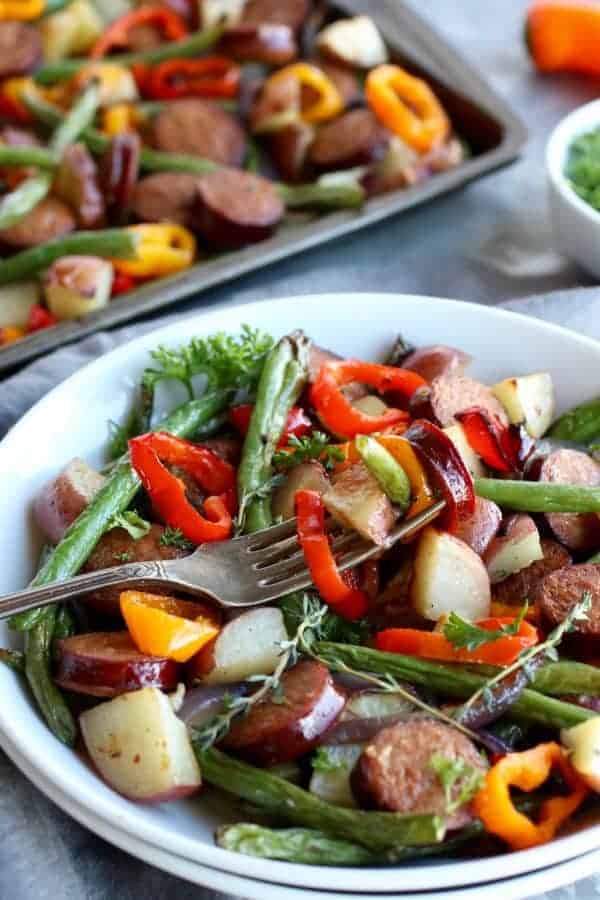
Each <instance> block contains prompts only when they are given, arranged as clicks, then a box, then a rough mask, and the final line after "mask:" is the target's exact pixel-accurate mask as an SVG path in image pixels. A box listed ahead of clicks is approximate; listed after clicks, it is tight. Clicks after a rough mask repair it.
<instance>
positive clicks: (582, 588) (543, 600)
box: [537, 563, 600, 638]
mask: <svg viewBox="0 0 600 900" xmlns="http://www.w3.org/2000/svg"><path fill="white" fill-rule="evenodd" d="M586 591H589V593H590V594H591V595H592V605H591V607H590V609H589V610H588V613H587V618H586V619H579V620H578V621H576V622H574V631H575V632H577V633H578V634H580V635H587V636H588V637H594V638H599V637H600V565H598V564H597V563H582V564H581V565H579V566H568V567H567V568H565V569H557V570H556V571H555V572H551V573H550V575H546V577H545V578H544V580H543V581H542V583H541V585H540V587H539V591H538V596H537V600H538V603H539V607H540V612H541V614H542V618H543V619H544V620H545V621H546V622H547V623H548V624H549V625H551V626H555V625H558V624H559V623H560V622H562V621H563V619H564V618H565V617H566V615H567V613H568V612H569V611H570V610H571V609H572V608H573V607H574V606H575V604H576V603H579V601H580V600H581V599H582V597H583V595H584V593H585V592H586Z"/></svg>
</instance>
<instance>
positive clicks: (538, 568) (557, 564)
mask: <svg viewBox="0 0 600 900" xmlns="http://www.w3.org/2000/svg"><path fill="white" fill-rule="evenodd" d="M541 545H542V552H543V554H544V558H543V559H536V561H535V562H532V563H531V565H529V566H527V568H526V569H521V571H520V572H515V574H514V575H509V576H508V578H505V579H504V581H500V582H499V583H498V584H495V585H494V597H495V599H496V600H498V601H499V602H500V603H507V604H515V605H519V606H522V605H523V603H524V602H525V600H528V601H529V603H530V604H531V605H533V604H535V603H536V601H537V599H538V594H539V590H540V587H541V585H542V582H543V580H544V578H545V577H546V575H549V574H550V573H551V572H554V571H556V569H563V568H564V567H565V566H570V565H571V563H572V561H573V560H572V559H571V554H570V553H569V551H568V550H567V549H565V547H563V545H562V544H559V543H558V541H552V540H550V539H549V538H542V541H541Z"/></svg>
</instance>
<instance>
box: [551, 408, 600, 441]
mask: <svg viewBox="0 0 600 900" xmlns="http://www.w3.org/2000/svg"><path fill="white" fill-rule="evenodd" d="M598 435H600V397H596V399H595V400H590V402H589V403H582V404H581V406H576V407H574V409H570V410H569V411H568V412H566V413H565V414H564V415H562V416H561V417H560V419H557V420H556V422H555V423H554V425H553V426H552V428H551V429H550V431H549V432H548V436H549V437H553V438H558V439H559V440H568V441H576V442H577V443H580V444H585V443H587V442H588V441H591V440H593V439H594V438H595V437H598Z"/></svg>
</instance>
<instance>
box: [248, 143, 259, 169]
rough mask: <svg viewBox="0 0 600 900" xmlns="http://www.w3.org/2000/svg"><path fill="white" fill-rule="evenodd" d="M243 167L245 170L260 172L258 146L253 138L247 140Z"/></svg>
mask: <svg viewBox="0 0 600 900" xmlns="http://www.w3.org/2000/svg"><path fill="white" fill-rule="evenodd" d="M245 169H246V172H253V173H256V172H260V147H259V146H258V143H257V142H256V141H255V140H253V139H250V140H249V141H248V152H247V153H246V164H245Z"/></svg>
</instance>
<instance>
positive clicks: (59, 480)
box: [33, 456, 105, 544]
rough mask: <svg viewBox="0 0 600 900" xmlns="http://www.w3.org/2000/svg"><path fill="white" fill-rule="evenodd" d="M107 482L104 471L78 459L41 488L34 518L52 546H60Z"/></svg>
mask: <svg viewBox="0 0 600 900" xmlns="http://www.w3.org/2000/svg"><path fill="white" fill-rule="evenodd" d="M104 481H105V478H104V476H103V475H101V474H100V472H97V471H96V469H93V468H92V467H91V466H88V464H87V463H86V462H84V460H83V459H79V457H77V456H76V457H75V459H72V460H71V461H70V462H69V463H68V464H67V465H66V466H65V468H64V469H63V470H62V472H59V474H58V475H56V476H55V477H54V478H52V479H51V480H50V481H48V482H47V483H46V484H45V485H44V486H43V487H42V488H41V490H40V491H39V493H38V494H37V495H36V497H35V499H34V501H33V518H34V520H35V523H36V525H37V526H38V528H39V529H40V531H41V532H42V534H43V535H44V537H45V538H46V539H47V540H48V541H49V542H50V543H51V544H58V542H59V541H60V540H61V539H62V538H63V536H64V534H65V532H66V530H67V528H68V527H69V526H70V525H72V524H73V522H74V521H75V519H76V518H77V517H78V516H79V514H80V513H82V512H83V510H84V509H85V508H86V506H87V505H88V504H89V503H90V502H91V501H92V499H93V498H94V497H95V496H96V494H97V493H98V491H99V490H100V488H101V487H102V486H103V485H104Z"/></svg>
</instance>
